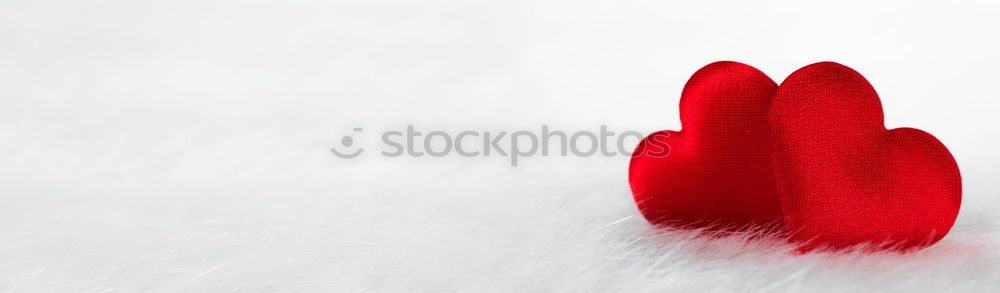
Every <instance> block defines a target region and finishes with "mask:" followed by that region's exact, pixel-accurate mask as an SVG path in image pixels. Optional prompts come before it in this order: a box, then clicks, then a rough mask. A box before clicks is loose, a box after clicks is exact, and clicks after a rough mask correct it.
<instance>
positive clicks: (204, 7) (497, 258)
mask: <svg viewBox="0 0 1000 293" xmlns="http://www.w3.org/2000/svg"><path fill="white" fill-rule="evenodd" d="M9 2H11V1H8V2H5V3H4V4H3V9H0V291H3V292H111V291H114V292H179V291H180V292H451V291H458V292H579V291H608V292H733V291H760V292H826V291H829V292H855V291H869V292H941V291H949V292H952V291H955V292H958V291H966V292H984V291H991V290H995V289H996V288H997V287H1000V250H998V249H1000V229H998V224H1000V213H998V209H1000V201H998V194H1000V183H998V182H1000V181H997V179H996V176H997V174H1000V173H998V172H1000V168H998V167H997V164H998V163H1000V154H998V152H997V146H998V145H1000V136H998V135H1000V123H997V119H996V115H995V113H996V111H998V110H1000V109H998V102H997V101H998V100H1000V97H998V96H997V94H996V93H997V88H996V80H997V78H998V76H997V73H996V70H995V68H1000V61H998V60H1000V58H997V57H998V56H997V53H996V52H1000V45H998V41H997V38H995V37H994V35H995V31H994V30H995V29H994V28H996V27H998V26H1000V23H998V20H997V18H996V17H995V15H996V14H997V13H998V12H1000V11H998V9H997V8H998V7H997V4H996V2H985V1H984V2H982V3H971V4H962V5H956V6H954V7H952V6H947V5H945V4H935V5H923V4H915V3H910V2H900V3H889V4H878V5H876V4H873V3H869V2H867V1H866V2H860V3H842V2H838V3H837V4H836V6H822V7H815V6H809V5H808V4H800V3H798V2H791V1H789V2H787V3H780V2H768V3H766V4H741V3H728V2H721V3H716V2H711V1H709V2H704V1H685V2H683V3H679V4H672V3H665V2H650V1H639V2H634V1H608V2H607V3H594V2H592V1H555V0H552V1H500V2H468V1H413V2H407V1H333V2H329V1H267V2H264V1H228V0H219V1H165V2H163V3H159V4H140V3H138V2H135V1H101V2H99V3H83V2H79V1H16V2H15V3H9ZM272 2H273V3H272ZM279 2H281V3H279ZM694 2H697V3H694ZM830 5H833V4H830ZM722 59H733V60H738V61H744V62H747V63H750V64H752V65H754V66H757V67H759V68H761V69H762V70H764V71H765V72H767V73H768V74H771V76H772V77H774V78H775V79H776V80H778V81H780V80H781V79H782V78H783V77H784V76H786V75H787V74H788V73H790V72H791V71H793V70H794V69H796V68H798V67H800V66H804V65H807V64H808V63H811V62H815V61H821V60H834V61H839V62H842V63H844V64H846V65H849V66H852V67H854V68H856V69H858V70H859V71H861V72H862V73H863V74H865V75H866V76H867V77H868V78H869V79H870V80H871V81H872V82H873V83H874V84H875V87H876V89H878V90H879V92H880V94H881V95H882V101H883V105H884V108H885V112H886V121H887V124H888V126H890V127H897V126H913V127H918V128H921V129H924V130H927V131H929V132H931V133H933V134H935V135H936V136H937V137H938V138H939V139H941V140H942V141H943V142H944V143H945V144H946V145H947V146H948V147H949V148H950V150H951V151H952V152H953V153H954V154H955V157H956V159H957V160H958V162H959V165H960V167H961V169H962V173H963V177H964V184H965V195H964V202H963V206H962V213H961V215H960V216H959V219H958V223H957V224H956V226H955V228H954V229H953V230H952V232H951V234H949V235H948V236H947V237H946V238H945V239H944V240H943V241H941V242H940V243H938V244H937V245H934V246H933V247H930V248H928V249H925V250H922V251H919V252H915V253H909V254H894V253H887V254H863V253H842V254H807V255H794V254H791V253H789V250H790V248H789V247H788V246H787V245H785V244H784V243H783V242H781V241H779V240H774V239H754V238H751V237H748V235H733V236H729V237H722V238H708V237H699V236H698V235H697V233H695V232H692V231H667V230H656V229H653V228H651V227H650V226H649V225H648V224H647V223H646V222H645V221H644V220H643V219H642V217H641V216H640V215H639V214H638V212H637V210H636V209H635V205H634V203H633V202H632V199H631V194H630V192H629V189H628V185H627V178H626V177H627V174H626V169H627V166H628V159H627V157H621V156H617V157H603V156H596V157H587V158H580V157H573V156H570V157H558V156H556V157H537V156H536V157H531V158H525V159H524V160H523V161H522V163H521V166H519V167H517V168H511V167H509V164H508V162H507V161H508V159H507V158H503V157H485V158H484V157H476V158H464V157H459V156H454V155H452V156H447V157H444V158H430V157H420V158H385V157H381V156H380V155H378V152H379V151H380V147H379V144H378V142H379V137H378V134H379V133H380V132H381V131H386V130H402V129H405V126H406V125H407V124H413V125H415V126H416V127H418V128H420V129H422V130H424V131H431V130H444V131H449V132H452V133H456V132H458V131H462V130H478V131H487V130H489V131H515V130H537V129H538V127H539V126H540V125H542V124H547V125H551V126H552V127H553V128H556V129H560V130H566V131H575V130H596V129H598V127H599V126H600V125H608V126H609V127H610V128H611V129H612V130H617V131H623V130H638V131H646V132H648V131H653V130H659V129H679V128H680V125H679V123H678V121H677V98H678V95H679V93H680V88H681V86H682V85H683V83H684V82H685V81H686V79H687V77H688V76H689V75H690V74H691V73H692V72H694V71H695V70H697V69H698V68H699V67H700V66H701V65H704V64H707V63H709V62H712V61H716V60H722ZM355 127H361V128H363V129H364V131H363V133H361V134H359V135H358V136H356V141H357V144H358V145H359V146H363V147H366V152H365V154H364V155H363V156H362V157H360V158H357V159H354V160H343V159H338V158H336V157H334V156H332V155H331V154H330V153H329V152H328V149H329V148H330V147H332V146H335V145H337V144H338V143H340V141H341V137H342V136H344V135H348V134H351V133H352V129H353V128H355ZM845 133H847V132H845Z"/></svg>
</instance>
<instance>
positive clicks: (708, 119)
mask: <svg viewBox="0 0 1000 293" xmlns="http://www.w3.org/2000/svg"><path fill="white" fill-rule="evenodd" d="M680 104H681V105H680V114H681V124H682V127H683V130H682V131H680V132H675V131H661V132H657V133H654V134H652V135H650V136H649V137H647V138H646V139H644V140H643V141H642V142H641V143H640V144H639V146H638V147H637V149H636V153H635V154H634V155H633V158H632V161H631V164H630V166H629V184H630V185H631V187H632V192H633V194H634V197H635V200H636V203H637V205H638V207H639V210H640V211H641V212H642V214H643V215H644V216H645V217H646V219H648V220H649V221H650V222H651V223H653V224H656V225H670V226H674V227H695V228H700V227H705V228H710V229H723V230H729V229H733V228H735V229H750V228H753V227H759V226H760V225H771V224H774V225H775V226H777V227H780V229H779V231H782V235H783V236H787V237H788V239H789V241H791V242H793V243H796V244H798V245H799V247H800V249H801V251H809V250H812V249H816V248H831V249H842V248H849V247H856V246H857V245H868V246H867V247H868V248H875V249H901V250H907V249H913V248H922V247H926V246H929V245H931V244H933V243H935V242H937V241H938V240H940V239H941V238H943V237H944V235H945V234H947V233H948V231H949V230H950V228H951V226H952V224H953V223H954V221H955V218H956V217H957V216H958V210H959V206H960V204H961V192H962V187H961V176H960V174H959V169H958V166H957V164H956V163H955V160H954V159H953V158H952V156H951V154H950V153H949V152H948V150H947V148H945V147H944V145H943V144H941V142H939V141H938V140H937V139H935V138H934V137H933V136H931V135H930V134H928V133H926V132H923V131H920V130H917V129H912V128H899V129H893V130H887V129H886V128H885V126H884V124H883V115H882V106H881V102H880V101H879V98H878V95H877V94H876V93H875V90H874V89H873V88H872V86H871V85H870V84H869V83H868V81H867V80H865V79H864V77H862V76H861V75H860V74H859V73H857V72H855V71H854V70H852V69H850V68H848V67H846V66H843V65H840V64H837V63H833V62H821V63H816V64H813V65H809V66H806V67H803V68H802V69H799V70H798V71H796V72H795V73H793V74H792V75H791V76H789V77H788V78H787V79H786V80H785V81H784V82H782V84H781V85H780V86H777V85H776V84H775V83H774V82H773V81H772V80H771V79H770V78H768V77H767V76H766V75H764V74H763V73H761V72H760V71H758V70H757V69H755V68H753V67H750V66H748V65H744V64H741V63H736V62H728V61H724V62H716V63H712V64H709V65H707V66H705V67H704V68H702V69H700V70H698V72H696V73H695V74H694V75H693V76H692V77H691V79H690V80H689V81H688V83H687V85H685V87H684V91H683V93H682V95H681V102H680Z"/></svg>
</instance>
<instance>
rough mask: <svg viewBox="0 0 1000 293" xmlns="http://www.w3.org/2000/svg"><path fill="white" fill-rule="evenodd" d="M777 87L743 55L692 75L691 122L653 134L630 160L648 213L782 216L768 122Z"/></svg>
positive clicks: (733, 222) (763, 221) (685, 106)
mask: <svg viewBox="0 0 1000 293" xmlns="http://www.w3.org/2000/svg"><path fill="white" fill-rule="evenodd" d="M777 87H778V85H777V84H775V83H774V81H772V80H771V79H770V78H768V77H767V75H765V74H764V73H762V72H760V71H759V70H757V69H756V68H753V67H750V66H748V65H745V64H741V63H736V62H728V61H723V62H716V63H712V64H709V65H707V66H705V67H704V68H702V69H701V70H698V72H696V73H695V74H694V75H693V76H691V79H690V80H688V82H687V84H686V85H685V86H684V91H683V92H682V93H681V101H680V115H681V117H680V118H681V125H682V127H683V130H682V131H661V132H657V133H654V134H652V135H650V136H648V137H646V139H644V140H643V141H642V142H640V143H639V146H638V147H637V149H636V152H635V153H634V155H633V157H632V161H631V164H630V166H629V183H630V185H631V187H632V193H633V194H634V195H635V201H636V203H637V205H638V207H639V210H640V211H641V212H642V214H643V215H644V216H645V217H646V219H648V220H649V221H650V222H651V223H653V224H666V225H673V226H681V227H691V228H702V227H711V228H724V229H731V228H736V229H740V228H748V227H752V226H758V225H769V224H775V223H778V224H780V221H781V205H780V204H779V203H778V198H777V196H776V194H777V189H776V186H775V185H774V173H773V171H772V168H771V156H770V152H769V150H768V148H769V142H770V141H769V140H768V136H769V135H770V131H769V128H768V122H767V119H768V106H769V105H770V104H771V97H772V96H773V95H774V91H775V89H777Z"/></svg>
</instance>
